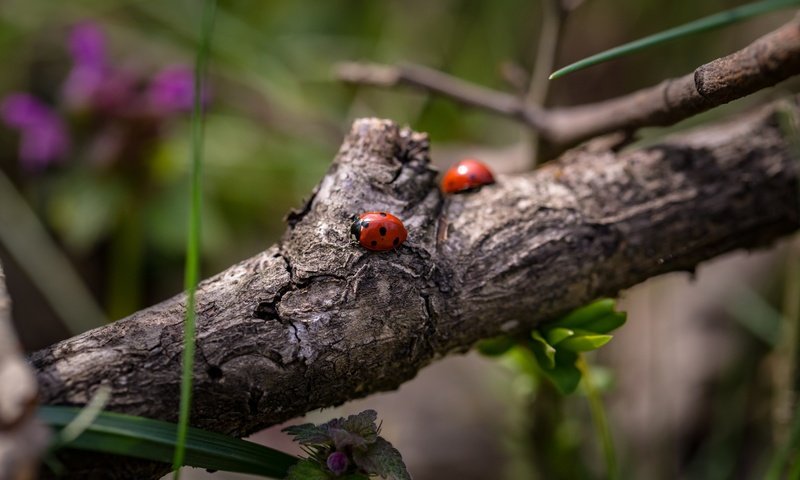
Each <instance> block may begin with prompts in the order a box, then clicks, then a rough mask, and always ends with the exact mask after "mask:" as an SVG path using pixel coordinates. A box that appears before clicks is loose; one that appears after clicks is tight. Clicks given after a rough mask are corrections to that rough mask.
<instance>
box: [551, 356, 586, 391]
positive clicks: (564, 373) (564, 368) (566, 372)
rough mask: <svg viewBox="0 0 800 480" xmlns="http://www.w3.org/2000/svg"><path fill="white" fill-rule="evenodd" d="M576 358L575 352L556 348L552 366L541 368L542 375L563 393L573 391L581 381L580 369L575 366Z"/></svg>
mask: <svg viewBox="0 0 800 480" xmlns="http://www.w3.org/2000/svg"><path fill="white" fill-rule="evenodd" d="M577 359H578V354H577V353H575V352H572V351H570V350H558V351H556V354H555V365H554V366H553V368H542V372H543V373H544V375H545V376H546V377H547V378H548V379H549V380H550V381H551V382H553V384H554V385H555V386H556V388H558V391H560V392H561V393H562V394H564V395H568V394H570V393H572V392H574V391H575V389H576V388H578V384H579V383H580V382H581V371H580V370H579V369H578V367H577V366H575V362H576V361H577Z"/></svg>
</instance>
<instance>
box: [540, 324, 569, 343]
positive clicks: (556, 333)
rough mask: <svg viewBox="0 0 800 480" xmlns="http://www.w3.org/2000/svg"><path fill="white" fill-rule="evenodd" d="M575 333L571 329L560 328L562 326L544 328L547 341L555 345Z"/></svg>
mask: <svg viewBox="0 0 800 480" xmlns="http://www.w3.org/2000/svg"><path fill="white" fill-rule="evenodd" d="M573 335H575V332H574V331H573V330H570V329H569V328H562V327H555V328H548V329H546V330H545V334H544V336H545V338H546V339H547V343H549V344H550V345H552V346H553V347H555V346H556V345H558V344H559V342H561V341H563V340H565V339H567V338H569V337H571V336H573Z"/></svg>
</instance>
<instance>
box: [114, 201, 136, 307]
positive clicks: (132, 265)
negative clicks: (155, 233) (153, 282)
mask: <svg viewBox="0 0 800 480" xmlns="http://www.w3.org/2000/svg"><path fill="white" fill-rule="evenodd" d="M138 207H139V206H138V205H136V199H131V200H130V201H129V202H128V204H127V205H126V208H125V212H124V217H123V219H122V222H121V224H120V225H119V227H118V228H117V230H116V232H114V236H113V238H112V240H111V266H110V268H109V282H108V295H107V302H108V315H109V317H110V318H112V319H117V318H122V317H126V316H128V315H130V314H131V313H133V312H135V311H136V310H137V309H138V308H140V307H141V300H142V274H143V270H144V268H143V265H142V263H143V262H142V260H143V259H144V242H143V237H142V219H141V216H140V215H139V211H140V209H139V208H138Z"/></svg>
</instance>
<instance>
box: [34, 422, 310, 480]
mask: <svg viewBox="0 0 800 480" xmlns="http://www.w3.org/2000/svg"><path fill="white" fill-rule="evenodd" d="M80 411H81V410H80V409H79V408H75V407H41V408H40V409H39V418H40V419H41V420H42V421H43V422H44V423H46V424H47V425H50V426H51V427H53V428H55V429H57V430H60V429H62V428H64V427H65V426H66V425H68V424H70V423H71V422H72V421H73V420H74V419H75V417H76V416H77V415H78V413H80ZM176 441H177V435H176V425H175V424H173V423H168V422H162V421H160V420H152V419H149V418H143V417H136V416H132V415H123V414H119V413H111V412H100V413H99V414H98V416H97V418H96V419H95V420H94V421H93V422H92V423H91V424H90V425H89V426H88V427H87V428H86V429H85V430H84V431H83V432H82V433H81V434H80V435H79V436H78V437H77V438H75V439H74V440H72V441H70V442H68V443H66V444H64V445H59V448H70V449H78V450H90V451H94V452H104V453H113V454H117V455H125V456H129V457H136V458H143V459H146V460H155V461H158V462H165V463H169V462H172V456H173V451H174V450H175V444H176ZM297 461H298V459H297V457H294V456H292V455H288V454H286V453H283V452H280V451H278V450H273V449H271V448H268V447H264V446H262V445H258V444H256V443H252V442H248V441H245V440H240V439H238V438H231V437H228V436H225V435H221V434H219V433H213V432H206V431H204V430H200V429H197V428H192V427H189V428H188V431H187V436H186V456H185V458H184V462H183V465H188V466H192V467H199V468H207V469H211V470H224V471H229V472H240V473H250V474H254V475H262V476H265V477H271V478H283V477H285V476H286V475H287V474H288V472H289V469H290V468H291V467H292V466H293V465H295V463H297ZM304 478H307V477H304Z"/></svg>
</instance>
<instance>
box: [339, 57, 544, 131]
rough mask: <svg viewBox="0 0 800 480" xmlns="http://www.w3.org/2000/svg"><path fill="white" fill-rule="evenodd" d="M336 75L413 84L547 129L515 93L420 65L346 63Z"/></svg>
mask: <svg viewBox="0 0 800 480" xmlns="http://www.w3.org/2000/svg"><path fill="white" fill-rule="evenodd" d="M335 75H336V77H337V78H338V79H339V80H341V81H343V82H346V83H354V84H365V85H374V86H377V87H385V88H393V87H399V86H410V87H414V88H417V89H419V90H424V91H428V92H433V93H438V94H440V95H443V96H445V97H448V98H451V99H453V100H455V101H457V102H459V103H462V104H464V105H468V106H470V107H476V108H481V109H483V110H487V111H489V112H492V113H499V114H500V115H504V116H507V117H511V118H514V119H517V120H520V121H522V122H524V123H526V124H528V125H531V126H533V127H534V128H537V129H539V128H544V125H542V124H540V122H539V121H538V114H537V110H538V109H536V108H525V106H524V105H523V103H522V102H521V101H520V99H519V98H517V97H516V96H514V95H511V94H508V93H503V92H498V91H495V90H492V89H490V88H486V87H482V86H480V85H476V84H474V83H470V82H467V81H465V80H461V79H460V78H456V77H454V76H452V75H448V74H446V73H442V72H439V71H437V70H433V69H431V68H427V67H423V66H421V65H413V64H404V65H399V66H393V65H379V64H371V63H358V62H345V63H340V64H338V65H337V66H336V69H335Z"/></svg>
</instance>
